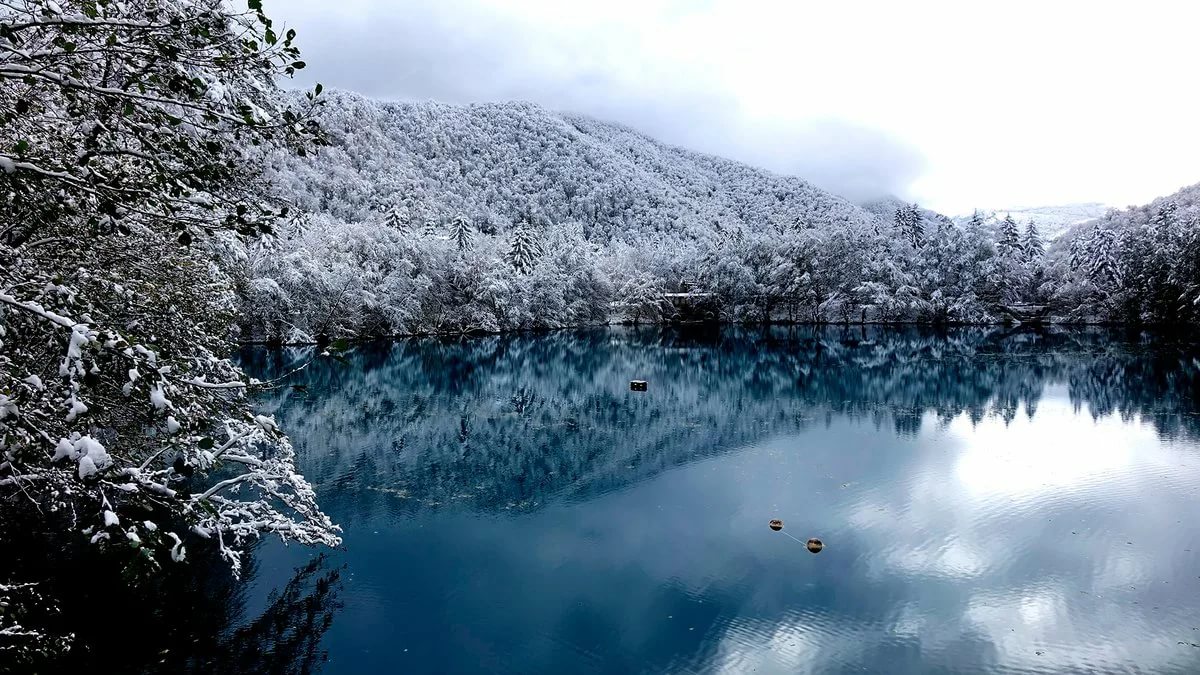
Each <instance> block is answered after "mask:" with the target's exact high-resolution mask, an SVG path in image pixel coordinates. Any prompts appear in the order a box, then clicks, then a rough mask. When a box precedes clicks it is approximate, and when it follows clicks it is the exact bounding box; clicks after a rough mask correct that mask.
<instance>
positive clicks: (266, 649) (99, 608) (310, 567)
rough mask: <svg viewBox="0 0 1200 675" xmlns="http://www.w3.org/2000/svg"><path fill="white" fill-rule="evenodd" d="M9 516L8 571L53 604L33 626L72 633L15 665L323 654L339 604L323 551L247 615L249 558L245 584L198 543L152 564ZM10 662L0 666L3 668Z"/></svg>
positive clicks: (172, 667)
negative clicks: (49, 656)
mask: <svg viewBox="0 0 1200 675" xmlns="http://www.w3.org/2000/svg"><path fill="white" fill-rule="evenodd" d="M8 515H11V514H7V515H6V516H5V517H4V518H0V530H3V532H2V534H3V538H4V539H3V540H4V541H5V542H6V543H8V544H11V546H8V547H6V550H5V556H4V557H5V561H4V565H5V569H4V573H5V574H6V575H11V577H12V578H16V579H32V580H39V581H40V583H39V585H38V589H39V591H40V592H41V593H43V594H44V595H45V596H46V597H48V598H50V599H53V600H54V601H55V602H56V603H57V605H58V607H59V609H61V612H57V613H44V614H43V615H41V616H36V615H35V616H31V617H29V619H30V623H31V624H33V625H37V626H38V627H39V628H44V629H46V630H47V631H48V632H49V633H51V634H57V635H65V634H69V633H74V635H75V639H74V640H73V641H72V643H71V645H70V650H69V651H67V652H66V653H64V654H61V655H58V656H57V657H56V658H55V659H54V660H53V662H51V663H39V662H38V661H37V660H34V661H31V662H29V663H25V664H21V666H20V670H23V671H26V672H85V671H95V672H111V673H139V672H163V673H165V672H171V673H181V672H182V673H308V672H313V671H314V670H316V669H317V668H318V667H319V665H320V664H321V663H322V662H323V661H324V659H325V654H324V652H323V651H322V650H321V649H320V643H321V640H322V638H323V637H324V635H325V632H326V631H327V630H328V628H329V626H330V624H331V623H332V621H333V617H334V614H335V613H336V612H337V611H338V610H339V609H340V608H341V604H340V602H339V600H338V593H339V591H340V587H341V579H340V574H341V571H340V569H329V565H328V563H327V561H326V559H325V557H324V556H315V557H314V558H313V559H312V560H310V561H309V562H308V563H307V564H305V565H304V566H303V567H301V568H299V569H297V570H296V572H295V575H294V576H293V577H292V578H291V580H290V581H289V582H288V583H287V584H286V585H285V586H284V587H283V588H282V589H279V590H277V591H276V592H274V593H273V594H272V596H271V597H270V598H269V599H268V601H267V603H266V607H265V608H264V609H263V610H262V611H261V612H258V613H255V614H248V612H247V598H246V596H245V593H246V588H247V580H249V579H252V578H253V577H254V575H255V574H256V569H255V567H256V565H255V562H254V557H253V556H252V555H247V556H246V560H247V561H248V564H247V566H246V568H245V570H244V574H245V575H246V579H245V580H242V581H239V580H236V579H233V578H232V576H231V574H230V572H229V566H228V564H226V563H225V562H224V561H222V560H220V559H219V558H218V557H217V556H216V555H215V554H214V553H213V552H212V551H211V547H204V546H189V547H188V561H187V562H186V563H183V564H180V563H173V562H171V561H170V560H164V561H160V562H161V568H159V569H153V568H152V567H151V566H148V565H147V564H146V563H145V560H143V559H141V554H140V553H138V552H137V551H136V550H134V549H132V548H131V549H130V550H129V551H128V552H127V554H122V553H121V552H120V551H116V552H110V553H108V554H104V555H99V554H98V552H97V549H96V548H95V546H93V545H91V544H89V543H88V542H87V541H86V540H83V541H80V540H78V538H75V537H70V538H62V537H57V536H54V535H52V534H50V533H47V532H37V531H34V530H33V529H32V528H29V527H28V523H30V522H37V521H35V520H32V519H30V518H28V517H15V518H9V517H7V516H8ZM112 580H120V583H113V582H112ZM272 582H273V580H266V581H265V583H268V584H271V583H272ZM32 609H33V610H34V611H35V612H36V610H37V609H38V608H32ZM11 665H12V664H7V665H6V664H2V663H0V672H2V671H5V669H6V668H7V667H9V666H11Z"/></svg>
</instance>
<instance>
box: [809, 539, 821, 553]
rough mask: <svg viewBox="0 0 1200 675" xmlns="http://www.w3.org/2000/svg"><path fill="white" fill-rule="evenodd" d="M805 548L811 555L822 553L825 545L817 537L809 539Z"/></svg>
mask: <svg viewBox="0 0 1200 675" xmlns="http://www.w3.org/2000/svg"><path fill="white" fill-rule="evenodd" d="M805 546H806V547H807V548H808V550H809V551H810V552H811V553H820V552H821V549H823V548H825V544H823V543H821V540H820V539H817V538H816V537H813V538H812V539H809V540H808V543H807V544H805Z"/></svg>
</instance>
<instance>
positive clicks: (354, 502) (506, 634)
mask: <svg viewBox="0 0 1200 675" xmlns="http://www.w3.org/2000/svg"><path fill="white" fill-rule="evenodd" d="M1197 356H1200V352H1197V351H1195V350H1193V349H1192V348H1189V347H1183V346H1180V345H1179V344H1178V343H1174V342H1170V341H1158V340H1150V339H1148V338H1146V337H1144V336H1143V337H1134V338H1129V337H1128V336H1126V335H1124V334H1121V335H1114V334H1111V333H1104V332H1071V331H1060V332H1051V333H1029V332H1016V333H1011V332H1006V331H1003V330H999V329H997V330H964V331H958V332H951V333H949V334H945V333H943V334H931V333H925V332H919V331H915V330H910V331H904V330H884V329H871V328H868V329H866V330H860V329H858V328H855V329H852V330H846V329H841V328H838V329H791V330H788V329H779V330H776V331H772V332H769V333H764V332H761V331H745V330H732V329H728V330H724V331H719V332H700V333H681V332H674V331H663V330H659V329H653V330H642V331H636V330H632V329H606V330H595V331H587V332H577V333H554V334H549V335H540V336H508V337H487V338H477V339H467V340H461V341H459V340H455V341H438V340H418V341H407V342H399V343H395V344H385V345H378V346H371V347H363V348H359V349H357V350H356V351H354V352H353V353H352V354H350V355H349V356H348V363H345V364H343V363H337V362H334V361H330V360H328V359H326V360H323V361H321V362H318V363H316V364H314V365H313V366H312V367H310V368H309V369H307V370H306V371H304V372H303V373H301V374H300V375H298V376H296V378H295V381H296V382H298V383H303V384H307V390H306V391H296V390H290V389H288V390H279V391H277V392H276V393H275V394H273V395H271V396H268V397H266V398H265V399H264V400H263V401H262V404H263V406H264V408H266V409H267V410H268V411H269V412H272V413H274V414H275V415H277V417H278V419H279V421H280V422H281V423H282V425H283V427H284V428H285V429H287V430H288V431H289V432H290V433H291V435H292V438H293V439H294V442H295V444H296V447H297V449H298V452H299V455H300V458H301V468H302V470H303V471H304V472H305V473H306V474H307V475H308V476H309V478H310V479H311V480H312V481H313V482H314V483H316V484H317V485H318V492H319V494H320V496H321V499H322V503H323V505H324V507H325V508H326V510H327V511H328V512H330V514H331V515H332V516H333V517H334V519H335V520H336V521H338V522H339V523H341V525H342V526H343V527H344V528H345V546H344V549H343V550H340V551H337V552H334V553H333V554H331V555H330V556H329V561H328V562H329V565H331V566H333V567H337V566H343V565H344V567H343V568H342V569H341V579H340V582H339V583H338V584H337V585H336V588H335V592H334V593H331V594H327V595H325V596H323V597H322V598H321V599H319V600H318V601H317V602H318V604H320V603H326V602H328V603H329V605H330V610H329V613H330V615H331V616H332V617H333V620H332V623H331V624H330V625H329V627H328V630H327V631H326V632H325V633H324V637H323V639H322V640H321V642H320V648H321V649H323V650H325V651H326V652H327V654H328V661H327V662H326V664H325V666H324V672H328V673H358V672H397V673H400V672H403V673H464V672H489V673H507V672H511V673H589V672H614V673H626V672H759V673H773V672H778V673H795V672H847V671H854V672H861V671H868V672H884V673H933V672H976V671H990V672H1045V673H1051V672H1070V671H1104V672H1113V671H1141V672H1179V673H1195V672H1200V518H1198V515H1200V441H1198V440H1197V439H1198V438H1200V433H1198V432H1200V415H1198V412H1200V406H1198V402H1200V359H1197V358H1196V357H1197ZM304 358H306V355H305V354H304V353H303V352H300V351H295V352H268V351H266V350H248V351H246V352H245V353H244V354H243V361H244V363H245V364H246V365H247V367H248V369H249V370H250V371H251V373H252V374H254V375H257V376H259V377H264V378H265V377H267V376H270V375H272V374H274V373H279V372H283V371H285V370H286V369H288V368H289V367H292V366H294V365H295V364H296V363H298V362H302V360H303V359H304ZM633 378H639V379H646V380H648V381H649V391H648V392H646V393H631V392H630V391H629V380H630V379H633ZM776 517H778V518H782V519H783V520H784V521H785V522H786V528H785V529H784V531H783V533H775V532H772V531H771V530H770V529H769V528H768V527H767V522H768V520H770V519H771V518H776ZM785 534H791V535H793V536H794V537H796V538H798V539H800V540H805V539H807V538H808V537H810V536H817V537H820V538H822V539H823V540H824V542H825V544H826V548H825V550H824V551H823V552H821V553H820V554H818V555H813V554H810V553H809V552H808V551H807V550H805V548H804V547H803V546H802V545H801V544H800V543H798V542H797V541H795V540H793V539H791V538H789V537H787V536H785ZM256 555H257V560H258V568H257V576H256V580H255V582H254V583H255V584H256V586H255V587H254V589H255V590H256V592H258V593H259V594H261V593H263V592H265V590H266V589H268V588H271V587H273V586H276V585H279V584H282V583H283V582H284V581H285V580H286V579H287V578H288V577H289V576H290V575H291V573H292V570H293V568H295V567H296V566H297V565H300V564H302V563H304V562H306V561H308V560H310V559H311V557H312V556H313V552H312V551H309V550H306V549H302V548H297V547H291V548H285V547H282V546H278V545H275V544H267V545H264V546H261V547H259V549H258V551H257V553H256ZM334 596H336V600H335V599H333V598H334ZM338 602H340V605H339V604H338ZM256 603H257V604H259V605H261V604H262V600H261V598H260V599H259V600H256V601H252V602H251V605H252V607H251V608H250V609H251V610H253V609H254V607H253V605H255V604H256ZM251 614H253V611H251ZM279 649H285V648H283V647H281V648H279ZM276 656H278V657H279V658H280V659H283V660H286V659H287V658H289V654H286V653H279V654H277V655H276Z"/></svg>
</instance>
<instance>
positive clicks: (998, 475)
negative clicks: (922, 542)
mask: <svg viewBox="0 0 1200 675" xmlns="http://www.w3.org/2000/svg"><path fill="white" fill-rule="evenodd" d="M947 432H948V433H949V434H950V435H952V436H955V437H956V438H958V439H960V440H961V442H962V443H963V445H964V451H963V452H962V454H961V455H960V457H959V459H958V463H957V466H956V467H955V477H956V478H957V480H958V481H959V483H961V484H962V485H963V486H964V487H965V488H966V489H967V491H968V492H970V493H971V494H972V495H973V496H976V497H978V498H981V499H982V498H996V497H999V496H1005V497H1008V498H1010V499H1015V500H1026V499H1035V500H1036V499H1037V498H1038V495H1040V494H1043V493H1046V492H1049V491H1057V490H1062V489H1067V490H1071V489H1086V488H1087V486H1088V485H1089V484H1092V483H1095V482H1097V481H1103V482H1104V483H1105V491H1106V492H1109V493H1111V491H1112V489H1113V488H1112V481H1114V480H1115V481H1125V480H1129V479H1130V478H1131V476H1129V474H1128V473H1127V470H1128V469H1129V468H1130V467H1131V466H1132V465H1133V464H1135V463H1136V464H1137V465H1138V467H1139V470H1141V471H1147V470H1150V469H1152V468H1153V466H1147V465H1148V464H1149V465H1166V464H1167V462H1169V461H1170V459H1169V456H1170V454H1171V453H1168V452H1165V451H1164V450H1163V449H1162V445H1161V441H1160V440H1159V439H1158V436H1157V434H1156V433H1155V431H1154V429H1153V428H1151V427H1150V426H1148V425H1143V424H1128V423H1125V422H1123V421H1122V420H1121V419H1120V418H1119V417H1116V416H1109V417H1104V418H1100V419H1098V420H1094V421H1089V420H1087V419H1085V418H1082V417H1079V416H1077V415H1076V414H1075V413H1074V412H1073V410H1072V407H1071V404H1070V402H1068V401H1066V400H1064V399H1063V398H1062V397H1053V396H1052V394H1051V392H1049V391H1048V392H1047V393H1046V395H1045V396H1044V397H1043V399H1042V402H1041V404H1040V405H1039V407H1038V412H1037V416H1036V417H1035V418H1033V419H1030V418H1027V417H1021V416H1019V417H1017V418H1016V419H1014V420H1012V421H1011V422H1009V423H1008V424H1005V423H1004V422H1003V420H1000V419H997V418H995V417H989V418H987V419H984V420H983V421H981V422H980V423H979V424H978V425H977V426H976V427H975V428H972V427H971V423H970V421H969V420H967V419H966V418H963V417H960V418H958V419H956V420H954V421H953V422H952V423H951V424H950V426H949V428H948V430H947ZM1135 460H1136V461H1135ZM1132 478H1136V476H1134V477H1132Z"/></svg>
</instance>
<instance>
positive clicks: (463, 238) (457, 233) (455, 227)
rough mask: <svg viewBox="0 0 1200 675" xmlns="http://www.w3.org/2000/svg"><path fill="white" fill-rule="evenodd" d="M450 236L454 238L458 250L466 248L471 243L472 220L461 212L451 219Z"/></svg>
mask: <svg viewBox="0 0 1200 675" xmlns="http://www.w3.org/2000/svg"><path fill="white" fill-rule="evenodd" d="M450 238H451V239H453V240H454V243H455V245H456V246H458V250H460V251H462V250H465V249H466V248H467V247H469V246H470V245H471V221H470V219H468V218H467V217H466V216H464V215H462V214H459V215H457V216H455V217H454V220H452V221H450Z"/></svg>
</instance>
